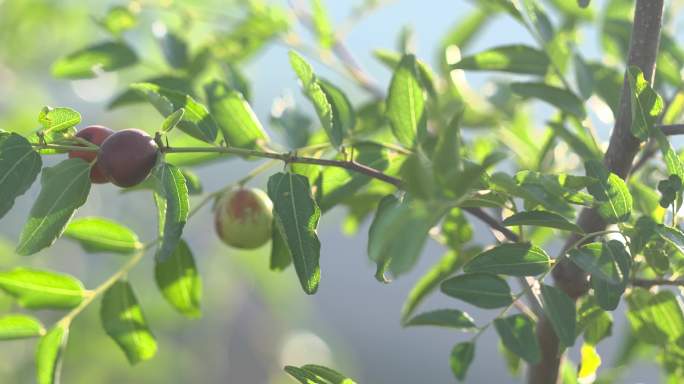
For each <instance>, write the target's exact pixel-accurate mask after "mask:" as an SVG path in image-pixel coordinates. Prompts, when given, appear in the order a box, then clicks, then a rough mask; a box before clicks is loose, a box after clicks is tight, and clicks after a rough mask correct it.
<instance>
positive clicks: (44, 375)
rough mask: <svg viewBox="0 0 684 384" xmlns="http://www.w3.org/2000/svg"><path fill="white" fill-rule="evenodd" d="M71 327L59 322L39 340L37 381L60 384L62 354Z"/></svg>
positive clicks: (43, 383)
mask: <svg viewBox="0 0 684 384" xmlns="http://www.w3.org/2000/svg"><path fill="white" fill-rule="evenodd" d="M68 338H69V329H68V328H66V326H64V325H62V324H57V325H56V326H55V327H54V328H52V329H51V330H50V332H48V333H47V334H46V335H45V336H43V337H42V338H41V339H40V341H39V342H38V349H37V351H36V382H37V383H38V384H58V383H59V373H60V370H61V367H62V355H63V354H64V350H65V349H66V344H67V339H68Z"/></svg>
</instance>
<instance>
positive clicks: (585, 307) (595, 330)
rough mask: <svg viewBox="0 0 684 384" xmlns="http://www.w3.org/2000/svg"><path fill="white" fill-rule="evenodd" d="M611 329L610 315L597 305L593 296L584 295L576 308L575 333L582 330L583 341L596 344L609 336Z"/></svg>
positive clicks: (611, 319)
mask: <svg viewBox="0 0 684 384" xmlns="http://www.w3.org/2000/svg"><path fill="white" fill-rule="evenodd" d="M612 329H613V318H612V316H611V315H610V314H609V313H608V312H606V311H604V310H603V309H601V308H600V307H599V306H598V305H597V303H596V300H595V298H593V297H591V296H586V297H585V299H584V300H583V302H582V303H581V304H580V306H579V309H578V310H577V335H578V336H579V334H580V333H582V332H583V333H584V335H583V337H584V343H585V344H589V345H596V344H598V343H599V342H600V341H601V340H603V339H605V338H606V337H608V336H610V335H611V333H612Z"/></svg>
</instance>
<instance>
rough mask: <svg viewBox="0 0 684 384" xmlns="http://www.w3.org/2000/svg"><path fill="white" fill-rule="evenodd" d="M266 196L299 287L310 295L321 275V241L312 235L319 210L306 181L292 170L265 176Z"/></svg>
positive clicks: (319, 213) (315, 235)
mask: <svg viewBox="0 0 684 384" xmlns="http://www.w3.org/2000/svg"><path fill="white" fill-rule="evenodd" d="M268 197H270V198H271V200H272V201H273V214H274V218H275V224H276V227H278V229H279V230H280V233H281V234H282V236H283V238H284V240H285V243H286V244H287V246H288V247H289V249H290V254H291V255H292V261H294V266H295V270H296V271H297V276H298V277H299V281H300V283H301V285H302V288H303V289H304V292H306V293H307V294H314V293H316V290H317V289H318V283H319V281H320V278H321V271H320V267H319V264H318V260H319V258H320V252H321V243H320V241H319V240H318V235H317V234H316V228H317V227H318V219H319V218H320V217H321V210H320V209H319V208H318V205H316V201H315V200H314V199H313V198H312V196H311V188H310V187H309V181H308V179H307V178H306V177H304V176H301V175H296V174H293V173H283V172H280V173H276V174H275V175H273V176H271V177H270V178H269V179H268Z"/></svg>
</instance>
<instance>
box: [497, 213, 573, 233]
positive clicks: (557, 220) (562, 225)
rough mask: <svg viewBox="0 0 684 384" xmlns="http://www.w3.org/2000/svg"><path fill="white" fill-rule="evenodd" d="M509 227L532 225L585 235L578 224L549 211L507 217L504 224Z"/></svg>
mask: <svg viewBox="0 0 684 384" xmlns="http://www.w3.org/2000/svg"><path fill="white" fill-rule="evenodd" d="M502 224H503V225H505V226H507V227H511V226H517V225H531V226H536V227H546V228H556V229H562V230H564V231H571V232H575V233H584V231H582V228H580V227H579V226H577V224H575V223H572V222H570V221H569V220H568V219H566V218H564V217H563V216H561V215H559V214H556V213H553V212H547V211H527V212H519V213H516V214H513V215H511V216H509V217H507V218H506V219H505V220H504V221H503V222H502Z"/></svg>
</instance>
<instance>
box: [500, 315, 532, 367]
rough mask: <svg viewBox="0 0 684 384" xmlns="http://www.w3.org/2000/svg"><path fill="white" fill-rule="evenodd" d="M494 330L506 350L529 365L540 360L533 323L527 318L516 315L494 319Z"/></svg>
mask: <svg viewBox="0 0 684 384" xmlns="http://www.w3.org/2000/svg"><path fill="white" fill-rule="evenodd" d="M494 328H496V332H497V333H498V334H499V337H500V338H501V342H502V343H503V344H504V346H506V348H508V350H510V351H511V352H513V353H515V354H516V355H518V356H520V357H521V358H522V359H523V360H525V361H527V362H528V363H530V364H537V363H538V362H539V361H540V360H541V350H540V348H539V344H538V342H537V336H536V335H535V333H534V323H533V322H532V320H530V319H529V318H528V317H527V316H525V315H520V314H518V315H512V316H508V317H504V318H497V319H494Z"/></svg>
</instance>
